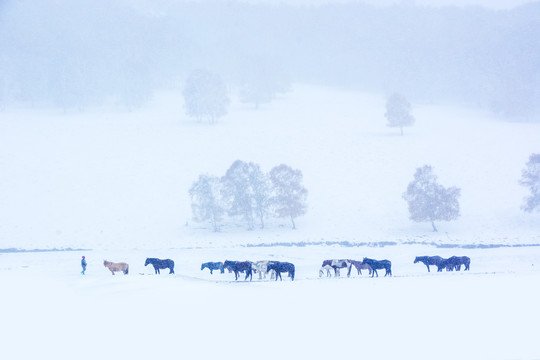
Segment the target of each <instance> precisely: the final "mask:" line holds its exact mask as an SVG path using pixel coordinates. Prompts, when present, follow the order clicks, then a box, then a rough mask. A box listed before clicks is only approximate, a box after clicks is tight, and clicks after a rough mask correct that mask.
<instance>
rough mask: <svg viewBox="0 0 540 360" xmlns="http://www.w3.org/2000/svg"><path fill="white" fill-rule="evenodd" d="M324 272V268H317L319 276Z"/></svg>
mask: <svg viewBox="0 0 540 360" xmlns="http://www.w3.org/2000/svg"><path fill="white" fill-rule="evenodd" d="M323 274H324V268H321V270H319V277H321V276H323Z"/></svg>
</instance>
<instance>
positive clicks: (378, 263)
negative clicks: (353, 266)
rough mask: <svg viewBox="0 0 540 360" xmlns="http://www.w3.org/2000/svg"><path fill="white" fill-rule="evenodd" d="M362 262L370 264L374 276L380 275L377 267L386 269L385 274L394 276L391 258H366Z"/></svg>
mask: <svg viewBox="0 0 540 360" xmlns="http://www.w3.org/2000/svg"><path fill="white" fill-rule="evenodd" d="M362 262H363V263H366V264H368V265H369V266H371V269H373V272H372V273H371V277H373V275H377V277H379V274H378V273H377V269H384V270H386V272H385V273H384V276H386V275H390V276H392V262H391V261H390V260H374V259H368V258H364V260H362Z"/></svg>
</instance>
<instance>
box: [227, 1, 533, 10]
mask: <svg viewBox="0 0 540 360" xmlns="http://www.w3.org/2000/svg"><path fill="white" fill-rule="evenodd" d="M238 1H242V2H248V3H271V4H288V5H309V4H313V5H320V4H325V3H337V2H340V3H346V2H363V3H368V4H372V5H379V6H386V5H392V4H399V3H405V4H416V5H424V6H445V5H455V6H475V5H476V6H483V7H487V8H492V9H510V8H513V7H516V6H519V5H523V4H525V3H531V2H537V1H538V0H238Z"/></svg>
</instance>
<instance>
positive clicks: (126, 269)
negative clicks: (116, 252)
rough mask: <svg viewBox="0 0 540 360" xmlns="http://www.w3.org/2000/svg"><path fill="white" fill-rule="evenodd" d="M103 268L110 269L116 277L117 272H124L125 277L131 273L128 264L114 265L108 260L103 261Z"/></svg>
mask: <svg viewBox="0 0 540 360" xmlns="http://www.w3.org/2000/svg"><path fill="white" fill-rule="evenodd" d="M103 266H105V267H106V268H107V269H109V270H110V271H111V272H112V274H113V275H114V272H115V271H122V272H123V273H124V274H125V275H127V273H128V272H129V265H128V264H126V263H123V262H121V263H113V262H110V261H107V260H103Z"/></svg>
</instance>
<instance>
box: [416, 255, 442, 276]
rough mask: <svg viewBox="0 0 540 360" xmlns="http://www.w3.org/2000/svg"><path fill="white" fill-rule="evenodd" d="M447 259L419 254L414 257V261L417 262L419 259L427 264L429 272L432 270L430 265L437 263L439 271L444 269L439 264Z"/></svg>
mask: <svg viewBox="0 0 540 360" xmlns="http://www.w3.org/2000/svg"><path fill="white" fill-rule="evenodd" d="M445 260H446V259H443V258H442V257H440V256H417V257H416V258H415V259H414V263H415V264H416V263H417V262H419V261H420V262H422V263H424V265H426V267H427V271H428V272H430V271H429V265H435V266H436V267H437V271H442V268H439V264H440V263H441V262H443V261H445Z"/></svg>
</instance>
